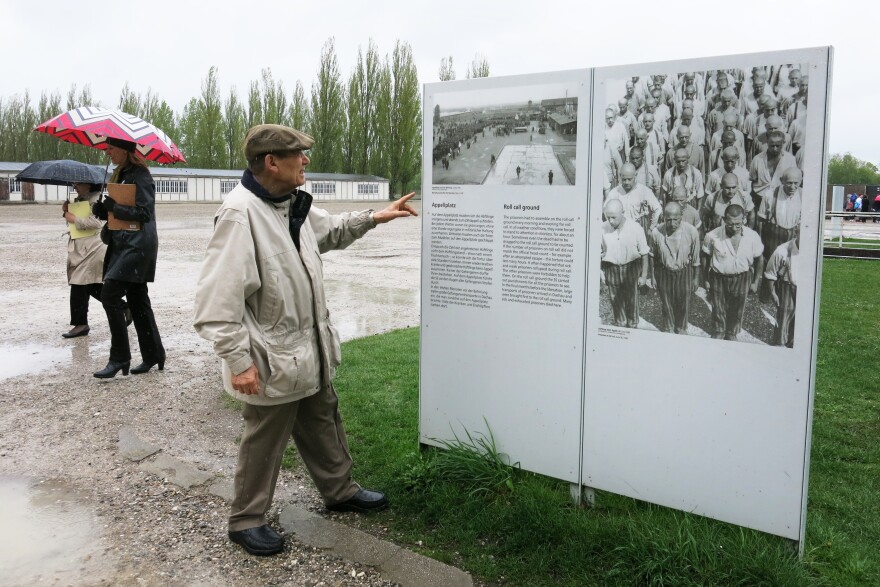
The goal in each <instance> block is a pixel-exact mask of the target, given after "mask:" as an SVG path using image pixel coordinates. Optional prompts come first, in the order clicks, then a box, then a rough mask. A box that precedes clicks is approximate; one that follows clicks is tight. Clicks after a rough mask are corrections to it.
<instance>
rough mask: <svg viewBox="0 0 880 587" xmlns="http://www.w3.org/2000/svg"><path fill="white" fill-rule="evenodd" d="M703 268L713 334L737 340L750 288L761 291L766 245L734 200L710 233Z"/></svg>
mask: <svg viewBox="0 0 880 587" xmlns="http://www.w3.org/2000/svg"><path fill="white" fill-rule="evenodd" d="M702 250H703V255H702V267H703V269H702V271H703V278H704V283H705V287H706V291H707V292H708V294H709V301H710V304H711V306H712V338H723V339H724V340H736V337H737V335H738V334H739V332H740V330H741V329H742V319H743V313H744V312H745V307H746V299H747V297H748V294H749V291H751V292H752V293H755V292H756V291H758V284H759V283H760V281H761V273H762V272H763V269H764V257H763V252H764V245H763V244H761V237H759V236H758V233H756V232H755V231H754V230H752V229H751V228H749V227H748V226H745V211H744V210H743V208H742V206H739V205H738V204H731V205H730V206H728V207H727V210H725V212H724V224H723V225H722V226H719V227H718V228H716V229H715V230H712V231H710V232H708V233H706V238H705V239H704V240H703V249H702Z"/></svg>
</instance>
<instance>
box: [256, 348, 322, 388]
mask: <svg viewBox="0 0 880 587" xmlns="http://www.w3.org/2000/svg"><path fill="white" fill-rule="evenodd" d="M313 344H314V343H313V340H312V338H310V337H304V338H300V339H298V340H296V341H293V342H291V343H286V344H270V345H267V347H266V351H267V355H268V357H267V358H268V363H269V377H268V379H267V380H266V397H276V398H277V397H286V396H289V395H292V394H296V393H301V392H305V391H310V390H313V389H315V388H316V387H317V386H318V373H319V372H320V366H319V364H318V361H317V357H316V356H315V352H314V349H313Z"/></svg>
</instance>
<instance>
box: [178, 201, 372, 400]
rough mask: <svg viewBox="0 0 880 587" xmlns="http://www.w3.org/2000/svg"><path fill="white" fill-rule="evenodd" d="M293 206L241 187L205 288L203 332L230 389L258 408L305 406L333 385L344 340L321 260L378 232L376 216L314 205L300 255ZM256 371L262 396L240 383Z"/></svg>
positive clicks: (218, 225)
mask: <svg viewBox="0 0 880 587" xmlns="http://www.w3.org/2000/svg"><path fill="white" fill-rule="evenodd" d="M289 208H290V203H289V202H283V203H278V204H273V203H270V202H268V201H264V200H261V199H260V198H258V197H257V196H256V195H254V194H253V193H251V192H250V191H248V190H247V188H245V187H244V186H243V185H241V184H238V186H237V187H236V188H235V189H234V190H232V191H231V192H230V193H229V195H228V196H227V197H226V199H225V200H224V202H223V205H222V206H221V207H220V209H219V210H218V211H217V214H216V215H215V216H214V234H213V235H212V237H211V240H210V242H209V243H208V249H207V251H206V253H205V260H204V262H203V264H202V270H201V274H200V276H199V282H198V286H197V288H196V300H195V321H194V326H195V329H196V331H197V332H198V334H199V336H201V337H202V338H204V339H206V340H209V341H211V342H212V343H213V344H214V352H215V353H216V354H217V355H218V356H219V357H220V358H221V359H222V363H223V367H222V369H223V383H224V387H225V389H226V392H227V393H229V394H230V395H231V396H232V397H234V398H235V399H237V400H240V401H243V402H246V403H249V404H255V405H277V404H283V403H288V402H292V401H297V400H300V399H302V398H304V397H308V396H309V395H312V394H314V393H317V392H318V390H319V389H320V386H321V384H322V383H324V384H326V383H329V382H330V381H331V380H332V379H333V376H334V375H335V373H336V367H337V366H338V365H339V361H340V359H341V357H340V352H339V335H338V333H337V332H336V329H335V328H334V327H333V325H332V324H331V322H330V314H329V312H328V310H327V303H326V298H325V294H324V273H323V263H322V261H321V253H323V252H326V251H330V250H334V249H343V248H345V247H347V246H348V245H350V244H351V243H353V242H354V241H355V240H357V239H359V238H360V237H362V236H363V235H364V234H366V233H367V231H369V230H370V229H372V228H374V227H375V226H376V222H375V221H374V220H373V217H372V214H371V212H372V211H371V210H364V211H362V212H345V213H342V214H337V215H331V214H328V213H327V212H326V211H325V210H322V209H320V208H317V207H315V206H312V207H311V209H310V211H309V214H308V218H307V219H306V221H305V223H304V224H303V226H302V228H301V229H300V250H299V251H297V249H296V247H295V246H294V244H293V240H292V239H291V238H290V232H289V219H288V212H289ZM251 365H256V367H257V371H258V373H259V376H260V392H259V394H257V395H244V394H241V393H238V392H237V391H236V390H235V389H234V388H233V387H232V376H233V375H238V374H240V373H242V372H244V371H245V370H247V369H248V368H249V367H250V366H251Z"/></svg>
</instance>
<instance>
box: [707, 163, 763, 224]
mask: <svg viewBox="0 0 880 587" xmlns="http://www.w3.org/2000/svg"><path fill="white" fill-rule="evenodd" d="M731 204H737V205H739V206H742V209H743V210H745V212H746V225H747V226H748V227H749V228H754V227H755V204H754V203H753V202H752V198H751V196H750V195H749V193H748V192H745V191H743V190H742V189H741V188H740V186H739V179H738V178H737V177H736V175H734V174H733V173H725V174H724V175H723V176H722V178H721V184H720V186H719V188H718V190H717V191H715V192H712V193H711V194H709V195H708V196H706V201H705V202H703V207H702V208H701V209H700V217H701V218H702V220H703V227H704V230H705V231H706V232H709V231H711V230H714V229H716V228H718V227H719V226H721V223H722V220H723V218H724V212H725V211H726V210H727V207H728V206H730V205H731Z"/></svg>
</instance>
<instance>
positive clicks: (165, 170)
mask: <svg viewBox="0 0 880 587" xmlns="http://www.w3.org/2000/svg"><path fill="white" fill-rule="evenodd" d="M28 165H30V163H17V162H12V161H0V173H16V174H17V173H20V172H21V171H23V170H24V168H25V167H27V166H28ZM113 167H114V166H113V165H110V169H113ZM243 171H244V170H242V169H194V168H192V167H150V173H152V174H153V176H154V177H162V178H169V177H175V178H176V177H219V178H220V179H239V178H241V174H242V173H243ZM306 179H308V180H309V181H312V182H314V181H361V182H365V181H369V182H380V183H381V182H385V183H388V180H387V179H385V178H384V177H379V176H377V175H361V174H356V173H309V172H308V171H306Z"/></svg>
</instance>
